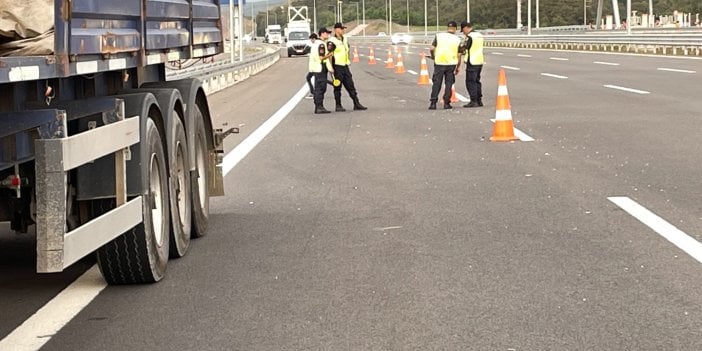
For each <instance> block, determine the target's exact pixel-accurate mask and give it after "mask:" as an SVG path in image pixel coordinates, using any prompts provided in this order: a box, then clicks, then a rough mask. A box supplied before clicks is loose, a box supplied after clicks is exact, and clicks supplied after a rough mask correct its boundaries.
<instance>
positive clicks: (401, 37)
mask: <svg viewBox="0 0 702 351" xmlns="http://www.w3.org/2000/svg"><path fill="white" fill-rule="evenodd" d="M390 41H391V42H392V45H396V44H409V43H411V42H412V36H411V35H409V34H407V33H395V34H393V35H392V36H391V37H390Z"/></svg>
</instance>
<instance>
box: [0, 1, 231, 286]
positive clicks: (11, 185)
mask: <svg viewBox="0 0 702 351" xmlns="http://www.w3.org/2000/svg"><path fill="white" fill-rule="evenodd" d="M3 4H4V5H3ZM0 5H2V6H4V7H5V8H0V13H9V14H12V15H13V16H8V17H6V18H14V19H15V22H16V23H13V24H12V25H11V27H12V28H14V29H13V30H8V28H4V27H3V28H0V222H9V223H10V228H11V229H12V230H14V231H16V232H18V233H31V232H32V231H31V230H30V229H32V228H33V229H34V232H35V235H36V239H37V240H36V242H37V244H36V245H37V248H36V250H37V272H40V273H51V272H61V271H62V270H64V269H65V268H67V267H68V266H70V265H71V264H73V263H75V262H76V261H78V260H80V259H81V258H83V257H86V256H88V255H91V254H93V253H95V254H96V255H95V257H96V260H97V263H98V265H99V268H100V271H101V272H102V275H103V276H104V278H105V280H106V281H107V282H108V283H109V284H134V283H151V282H156V281H159V280H161V279H162V278H163V277H164V274H165V271H166V265H167V262H168V259H169V258H177V257H182V256H183V255H185V254H186V252H187V250H188V247H189V243H190V239H191V238H196V237H201V236H203V235H205V233H206V232H207V227H208V219H209V199H210V197H211V196H217V195H223V193H224V192H223V179H222V173H221V168H220V167H218V164H220V161H221V158H222V150H223V149H222V141H223V138H224V137H225V136H226V135H227V134H228V133H231V132H233V131H234V130H227V131H223V130H216V129H214V128H213V125H212V119H211V115H210V109H209V106H208V101H207V96H206V95H205V91H204V90H203V88H202V86H201V83H200V81H199V80H197V79H183V80H177V81H167V80H166V65H167V64H168V63H169V62H180V61H183V60H193V59H204V58H208V57H211V56H214V55H216V54H218V53H221V52H222V51H223V50H222V49H223V44H222V38H223V37H222V29H221V20H220V11H221V10H220V4H219V0H70V1H69V0H34V1H0ZM23 16H24V18H23ZM42 25H43V27H44V28H41V27H42Z"/></svg>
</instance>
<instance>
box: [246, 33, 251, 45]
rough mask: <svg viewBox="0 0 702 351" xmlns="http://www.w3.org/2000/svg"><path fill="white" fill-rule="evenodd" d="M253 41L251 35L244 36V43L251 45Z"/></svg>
mask: <svg viewBox="0 0 702 351" xmlns="http://www.w3.org/2000/svg"><path fill="white" fill-rule="evenodd" d="M251 40H252V38H251V35H249V34H244V43H246V44H250V43H251Z"/></svg>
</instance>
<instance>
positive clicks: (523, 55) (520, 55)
mask: <svg viewBox="0 0 702 351" xmlns="http://www.w3.org/2000/svg"><path fill="white" fill-rule="evenodd" d="M517 57H531V55H527V54H518V55H517Z"/></svg>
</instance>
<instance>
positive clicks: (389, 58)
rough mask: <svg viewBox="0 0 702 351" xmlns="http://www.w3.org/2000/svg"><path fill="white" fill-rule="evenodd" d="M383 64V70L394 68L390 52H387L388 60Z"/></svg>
mask: <svg viewBox="0 0 702 351" xmlns="http://www.w3.org/2000/svg"><path fill="white" fill-rule="evenodd" d="M385 62H386V64H385V68H395V61H394V60H393V58H392V50H388V60H387V61H385Z"/></svg>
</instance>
